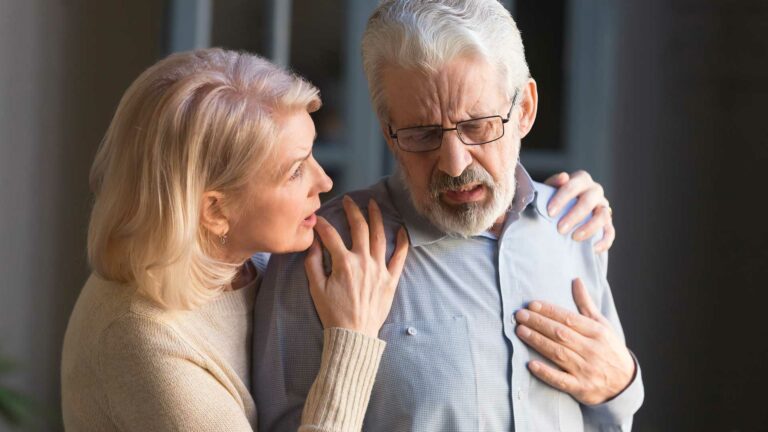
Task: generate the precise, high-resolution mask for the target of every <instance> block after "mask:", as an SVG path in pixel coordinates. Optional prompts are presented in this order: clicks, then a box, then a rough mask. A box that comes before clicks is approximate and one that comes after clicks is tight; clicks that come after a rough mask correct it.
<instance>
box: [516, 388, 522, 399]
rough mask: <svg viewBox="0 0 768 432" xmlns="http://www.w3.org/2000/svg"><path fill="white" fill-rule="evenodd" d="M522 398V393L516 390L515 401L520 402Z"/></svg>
mask: <svg viewBox="0 0 768 432" xmlns="http://www.w3.org/2000/svg"><path fill="white" fill-rule="evenodd" d="M522 398H523V391H522V390H517V400H521V399H522Z"/></svg>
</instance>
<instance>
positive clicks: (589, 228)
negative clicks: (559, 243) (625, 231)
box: [573, 206, 611, 241]
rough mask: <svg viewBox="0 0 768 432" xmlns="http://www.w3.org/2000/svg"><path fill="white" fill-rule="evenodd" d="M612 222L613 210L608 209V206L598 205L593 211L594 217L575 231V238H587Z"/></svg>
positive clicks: (578, 239)
mask: <svg viewBox="0 0 768 432" xmlns="http://www.w3.org/2000/svg"><path fill="white" fill-rule="evenodd" d="M610 223H611V212H610V211H608V207H605V206H598V207H597V208H596V209H595V211H594V212H593V215H592V218H591V219H590V220H588V221H587V222H586V223H585V224H584V225H582V226H580V227H579V229H577V230H576V231H575V232H574V233H573V239H574V240H576V241H583V240H586V239H588V238H590V237H592V236H593V235H595V233H596V232H597V231H599V230H600V229H601V228H603V227H606V226H608V225H609V224H610Z"/></svg>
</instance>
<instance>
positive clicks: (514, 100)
mask: <svg viewBox="0 0 768 432" xmlns="http://www.w3.org/2000/svg"><path fill="white" fill-rule="evenodd" d="M518 93H519V90H515V94H514V96H512V105H511V106H510V107H509V111H508V112H507V118H504V117H502V116H501V114H496V115H492V116H485V117H477V118H471V119H467V120H461V121H458V122H456V126H454V127H452V128H444V127H442V126H441V125H426V126H411V127H407V128H400V129H396V130H395V131H394V132H393V131H392V125H391V124H389V123H387V129H389V137H390V138H392V139H393V140H395V142H396V143H397V147H398V148H400V150H402V151H405V152H408V153H426V152H431V151H435V150H437V149H439V148H440V147H442V146H443V135H444V134H445V132H450V131H456V136H457V137H458V138H459V141H461V143H462V144H464V145H468V146H478V145H483V144H488V143H492V142H494V141H498V140H500V139H502V138H503V137H504V133H505V130H506V129H505V128H504V125H505V124H507V123H509V119H510V118H511V117H512V110H513V109H514V108H515V104H516V103H517V95H518ZM496 117H498V118H499V119H501V135H499V136H498V137H497V138H494V139H492V140H490V141H484V142H481V143H471V144H468V143H466V142H464V140H463V139H462V138H461V133H459V126H460V125H461V124H462V123H468V122H473V121H477V120H485V119H490V118H496ZM421 128H424V129H426V128H434V129H435V130H437V128H440V140H439V143H440V144H439V145H438V146H437V147H435V148H431V149H428V150H406V149H404V148H403V147H402V146H401V145H400V141H399V140H398V139H397V134H398V133H400V132H401V131H404V130H411V129H421Z"/></svg>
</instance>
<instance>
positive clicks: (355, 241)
mask: <svg viewBox="0 0 768 432" xmlns="http://www.w3.org/2000/svg"><path fill="white" fill-rule="evenodd" d="M342 202H343V204H344V212H345V213H346V214H347V222H349V231H350V233H351V234H352V250H353V251H356V252H362V253H370V250H371V249H370V243H369V241H370V238H369V234H368V232H369V231H368V222H366V221H365V216H363V212H361V211H360V208H359V207H358V206H357V204H355V202H354V201H352V198H350V197H349V195H344V198H343V199H342Z"/></svg>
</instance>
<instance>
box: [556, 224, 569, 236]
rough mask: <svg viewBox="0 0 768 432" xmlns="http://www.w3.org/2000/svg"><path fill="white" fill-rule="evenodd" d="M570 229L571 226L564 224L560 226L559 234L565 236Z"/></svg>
mask: <svg viewBox="0 0 768 432" xmlns="http://www.w3.org/2000/svg"><path fill="white" fill-rule="evenodd" d="M570 229H571V224H570V223H569V222H566V223H564V224H562V225H560V230H559V231H560V234H565V233H567V232H568V230H570Z"/></svg>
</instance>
